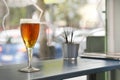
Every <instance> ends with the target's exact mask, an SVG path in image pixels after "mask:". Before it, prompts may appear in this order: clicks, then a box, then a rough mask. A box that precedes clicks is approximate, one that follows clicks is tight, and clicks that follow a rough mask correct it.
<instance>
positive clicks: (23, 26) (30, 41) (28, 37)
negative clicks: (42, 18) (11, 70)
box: [20, 19, 40, 72]
mask: <svg viewBox="0 0 120 80" xmlns="http://www.w3.org/2000/svg"><path fill="white" fill-rule="evenodd" d="M39 30H40V22H39V20H34V19H20V31H21V36H22V39H23V42H24V44H25V46H26V49H27V55H28V66H27V67H26V68H22V69H20V71H22V72H36V71H39V70H40V69H38V68H34V67H32V65H31V61H32V56H33V47H34V45H35V43H36V41H37V38H38V35H39Z"/></svg>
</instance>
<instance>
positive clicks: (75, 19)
mask: <svg viewBox="0 0 120 80" xmlns="http://www.w3.org/2000/svg"><path fill="white" fill-rule="evenodd" d="M3 1H4V0H1V1H0V8H1V9H0V58H1V59H0V60H1V62H3V63H4V62H8V61H9V62H13V63H14V62H15V63H19V62H21V61H24V60H25V61H26V54H25V53H26V49H25V47H24V44H23V41H22V39H21V35H20V30H19V27H20V26H19V22H20V19H21V18H39V14H40V11H39V8H37V7H36V6H34V5H33V4H34V3H35V4H37V5H38V6H39V7H41V9H42V10H43V14H42V17H41V22H42V24H41V33H40V39H38V42H37V44H36V45H35V48H34V54H33V55H34V58H35V60H37V59H39V58H41V57H42V59H46V58H48V57H49V56H50V57H51V58H61V57H62V49H61V48H62V43H64V42H65V39H64V37H63V36H64V31H67V32H68V37H69V38H68V41H70V40H71V39H70V38H71V37H70V32H71V31H73V33H74V35H73V42H74V43H79V44H80V49H79V53H83V52H84V51H89V52H90V50H89V49H87V48H88V47H89V46H88V45H87V44H88V43H87V41H88V40H89V39H90V37H95V38H96V37H101V36H102V37H103V38H105V37H106V21H105V18H106V14H105V12H106V8H105V4H106V3H105V0H60V1H59V0H26V1H25V0H7V2H6V3H7V5H8V8H9V11H8V10H7V7H6V6H5V4H4V2H3ZM13 3H14V4H13ZM7 13H8V14H9V15H8V16H7V17H6V18H5V15H7ZM4 18H5V20H4V22H3V19H4ZM3 23H4V24H5V25H3ZM43 26H44V27H43ZM4 29H5V30H4ZM13 32H14V33H13ZM88 38H89V39H88ZM102 41H103V42H101V43H102V44H104V43H105V42H104V41H105V40H102ZM88 42H89V41H88ZM93 43H94V42H93ZM43 45H44V46H43ZM13 46H14V47H13ZM44 47H45V48H44ZM9 50H11V51H9ZM92 52H94V51H92ZM103 52H104V51H103ZM15 59H17V60H15Z"/></svg>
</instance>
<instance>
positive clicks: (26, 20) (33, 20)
mask: <svg viewBox="0 0 120 80" xmlns="http://www.w3.org/2000/svg"><path fill="white" fill-rule="evenodd" d="M22 23H40V21H39V20H37V19H20V24H22Z"/></svg>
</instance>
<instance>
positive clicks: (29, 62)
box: [27, 48, 33, 68]
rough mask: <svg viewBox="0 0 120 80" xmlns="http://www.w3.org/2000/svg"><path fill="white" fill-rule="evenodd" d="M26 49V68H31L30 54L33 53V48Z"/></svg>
mask: <svg viewBox="0 0 120 80" xmlns="http://www.w3.org/2000/svg"><path fill="white" fill-rule="evenodd" d="M27 51H28V68H31V67H32V65H31V61H32V54H33V50H32V48H27Z"/></svg>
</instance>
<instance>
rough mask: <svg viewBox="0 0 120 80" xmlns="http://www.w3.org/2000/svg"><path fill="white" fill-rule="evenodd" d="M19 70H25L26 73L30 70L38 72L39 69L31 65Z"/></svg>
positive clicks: (30, 71)
mask: <svg viewBox="0 0 120 80" xmlns="http://www.w3.org/2000/svg"><path fill="white" fill-rule="evenodd" d="M19 71H21V72H26V73H32V72H38V71H40V69H38V68H34V67H31V68H29V67H26V68H22V69H20V70H19Z"/></svg>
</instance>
